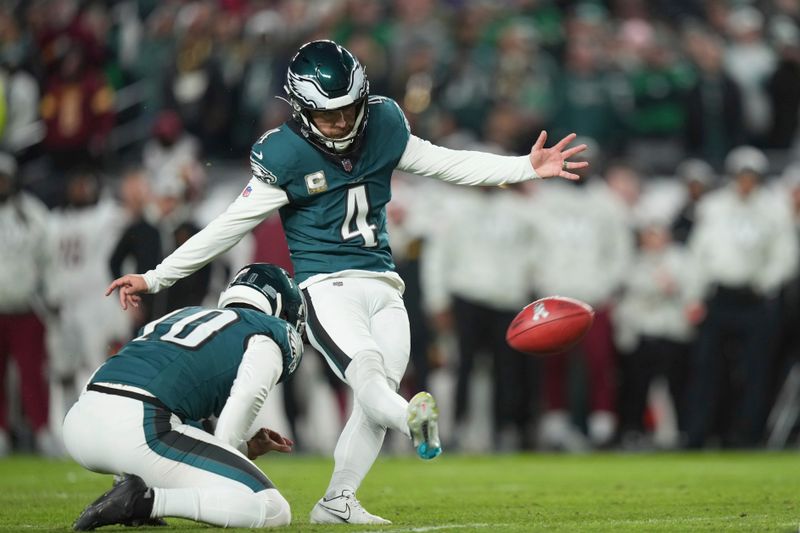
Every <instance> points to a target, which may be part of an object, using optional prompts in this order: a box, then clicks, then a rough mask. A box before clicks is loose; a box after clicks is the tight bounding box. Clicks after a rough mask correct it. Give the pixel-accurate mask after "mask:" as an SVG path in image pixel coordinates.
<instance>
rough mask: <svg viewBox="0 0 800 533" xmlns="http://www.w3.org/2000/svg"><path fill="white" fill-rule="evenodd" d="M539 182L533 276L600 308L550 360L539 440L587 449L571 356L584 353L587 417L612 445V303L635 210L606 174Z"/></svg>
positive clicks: (598, 438)
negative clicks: (578, 425) (573, 411)
mask: <svg viewBox="0 0 800 533" xmlns="http://www.w3.org/2000/svg"><path fill="white" fill-rule="evenodd" d="M582 183H583V182H575V183H569V182H558V183H550V184H548V186H547V187H541V188H540V190H539V194H537V196H536V200H535V205H534V207H533V208H532V209H531V210H530V213H531V214H530V216H531V217H533V218H534V224H535V225H536V227H537V229H538V230H539V232H538V235H539V236H540V240H541V242H540V243H538V244H537V246H538V247H540V248H541V249H542V250H546V251H547V253H546V254H544V253H540V254H538V260H537V261H536V263H535V266H534V280H535V284H536V291H537V295H538V296H544V295H550V294H559V295H562V296H568V297H572V298H577V299H579V300H582V301H584V302H586V303H588V304H589V305H591V306H592V307H594V309H595V319H594V323H593V325H592V327H591V328H590V329H589V331H588V333H587V334H586V337H584V339H583V340H582V341H581V342H580V343H579V344H578V346H577V347H576V348H574V349H573V350H572V351H570V352H569V353H563V354H556V355H551V356H548V357H547V358H546V359H545V361H544V375H543V388H544V395H545V412H544V414H543V416H542V424H541V426H542V429H541V439H542V444H543V445H544V446H545V447H547V448H555V449H564V450H566V451H581V450H583V449H585V448H586V446H587V443H586V442H584V441H585V439H583V438H582V435H580V434H578V433H576V431H575V428H573V427H572V425H571V424H570V413H569V410H568V407H569V392H570V390H569V375H570V373H569V365H570V363H571V361H570V358H573V357H575V356H576V355H580V356H581V357H584V358H585V363H586V375H587V376H588V377H587V385H588V388H589V391H588V393H589V394H588V410H589V416H588V420H587V422H588V423H587V426H588V436H589V438H590V440H591V444H593V445H595V446H607V445H609V444H610V442H611V440H612V439H613V437H614V436H615V433H616V429H617V413H616V357H615V352H616V348H615V346H614V340H613V330H612V322H611V309H612V307H611V306H612V302H613V297H614V296H615V293H616V292H617V291H618V290H619V289H620V287H621V284H622V281H623V280H624V278H625V273H626V271H627V269H628V268H629V265H630V261H631V257H632V254H633V235H632V232H631V230H630V228H629V226H628V218H629V212H628V209H627V208H625V207H624V206H623V204H622V203H621V201H620V200H618V199H617V197H616V196H614V195H613V193H612V191H611V190H610V188H609V187H608V185H607V184H606V183H605V181H604V180H603V179H602V178H596V179H590V180H589V181H587V182H586V183H585V185H583V184H582Z"/></svg>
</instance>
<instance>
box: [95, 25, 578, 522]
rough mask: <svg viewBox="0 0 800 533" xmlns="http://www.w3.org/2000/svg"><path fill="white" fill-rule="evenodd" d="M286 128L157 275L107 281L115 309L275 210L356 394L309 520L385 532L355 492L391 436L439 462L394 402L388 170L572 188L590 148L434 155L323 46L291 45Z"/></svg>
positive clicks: (419, 406)
mask: <svg viewBox="0 0 800 533" xmlns="http://www.w3.org/2000/svg"><path fill="white" fill-rule="evenodd" d="M285 90H286V96H287V98H288V100H287V101H288V102H289V104H290V106H291V108H292V120H290V121H288V122H286V123H284V124H282V125H281V126H279V127H277V128H274V129H271V130H269V131H267V132H266V133H264V134H263V135H262V136H261V138H260V139H258V141H257V142H256V143H255V145H254V146H253V148H252V150H251V153H250V162H251V168H252V173H253V176H252V178H251V180H250V181H249V183H248V184H247V185H246V186H245V188H244V190H243V191H242V193H241V195H240V196H239V198H238V199H236V200H235V201H234V202H233V203H232V204H231V206H230V207H229V208H228V210H227V211H226V212H225V213H223V214H222V215H220V216H219V217H218V218H216V219H215V220H214V221H212V222H211V223H210V224H209V225H208V226H206V228H205V229H203V230H202V231H200V232H199V233H198V234H197V235H195V236H194V237H193V238H191V239H189V241H187V242H186V244H184V245H183V246H182V247H180V248H179V249H178V250H176V251H175V252H174V253H173V254H172V255H170V256H169V257H167V258H166V259H164V261H163V262H162V263H161V264H160V265H159V266H158V267H156V268H155V269H154V270H151V271H148V272H147V273H145V274H144V275H128V276H124V277H122V278H119V279H117V280H116V281H114V282H113V283H112V284H111V285H110V286H109V287H108V290H107V294H110V293H111V292H112V291H113V290H114V289H117V288H118V289H120V294H119V298H120V302H121V304H122V305H123V307H127V306H128V305H129V304H133V303H137V302H138V300H139V298H140V297H139V296H138V295H139V293H144V292H158V291H160V290H162V289H164V288H166V287H168V286H170V285H172V284H173V283H175V281H177V280H178V279H180V278H183V277H185V276H187V275H189V274H191V273H192V272H194V271H196V270H197V269H199V268H201V267H202V266H203V265H205V264H206V263H208V262H209V261H211V260H212V259H214V258H215V257H217V256H218V255H220V254H221V253H223V252H225V251H226V250H227V249H229V248H230V247H231V246H233V245H234V244H235V243H236V242H238V241H239V240H240V239H241V238H242V237H243V236H244V235H245V234H247V233H248V232H250V230H252V229H253V228H254V227H255V226H256V225H258V223H260V222H261V221H262V220H264V219H265V218H266V217H268V216H269V215H271V214H272V213H274V212H275V211H279V212H280V215H281V220H282V222H283V226H284V231H285V232H286V236H287V241H288V243H289V249H290V251H291V254H292V263H293V265H294V271H295V275H296V277H297V280H298V282H299V283H300V286H301V288H302V289H303V291H304V294H305V297H306V303H307V305H308V308H309V309H308V310H309V328H308V332H309V335H308V337H309V340H310V342H311V344H312V345H313V346H314V347H315V348H317V350H319V351H320V353H321V354H323V355H324V357H325V358H326V360H327V362H328V365H329V366H330V367H331V369H332V370H333V371H334V372H335V373H336V375H337V376H339V378H341V379H342V380H344V381H345V382H346V383H347V384H348V385H349V386H350V387H351V388H352V389H353V392H354V394H355V402H354V407H353V411H352V414H351V416H350V419H349V420H348V422H347V424H346V425H345V428H344V430H343V432H342V435H341V437H340V439H339V441H338V443H337V446H336V450H335V451H334V459H335V466H334V472H333V476H332V478H331V482H330V484H329V486H328V489H327V491H326V492H325V495H324V496H323V497H322V498H321V499H320V500H319V501H318V502H317V505H316V506H315V507H314V509H313V510H312V513H311V521H312V522H313V523H342V522H347V523H372V524H382V523H387V522H388V521H387V520H384V519H383V518H381V517H378V516H375V515H372V514H370V513H368V512H367V511H366V510H365V509H364V508H363V507H362V506H361V504H360V503H359V502H358V500H357V498H356V497H355V493H356V490H357V489H358V487H359V486H360V485H361V481H362V480H363V479H364V477H365V476H366V474H367V472H368V471H369V469H370V468H371V466H372V464H373V463H374V461H375V459H376V458H377V456H378V453H379V452H380V449H381V446H382V444H383V440H384V437H385V434H386V430H387V428H392V429H394V430H396V431H399V432H401V433H402V434H404V435H406V436H408V437H410V438H412V440H413V444H414V448H415V449H416V451H417V454H418V455H419V456H420V457H421V458H423V459H432V458H434V457H436V456H437V455H439V454H440V453H441V443H440V441H439V436H438V422H437V420H438V409H437V407H436V403H435V401H434V399H433V397H432V396H431V395H430V394H429V393H427V392H420V393H418V394H417V395H416V396H414V398H412V399H411V401H410V402H407V401H406V400H405V399H404V398H403V397H402V396H400V395H399V394H397V392H396V391H397V388H398V385H399V383H400V380H401V378H402V377H403V374H404V372H405V369H406V365H407V364H408V358H409V350H410V338H409V337H410V335H409V321H408V314H407V312H406V309H405V306H404V304H403V299H402V294H403V290H404V284H403V280H402V279H401V278H400V277H399V276H398V275H397V274H396V273H395V272H394V263H393V261H392V256H391V250H390V247H389V236H388V234H387V231H386V204H387V202H388V201H389V200H390V197H391V184H390V182H391V177H392V171H393V170H394V169H395V168H398V169H400V170H404V171H407V172H409V173H412V174H421V175H425V176H430V177H436V178H438V179H442V180H444V181H450V182H453V183H460V184H463V185H500V184H503V183H515V182H519V181H524V180H530V179H534V178H537V177H557V176H560V177H563V178H571V179H577V177H578V176H577V175H576V174H573V173H572V172H571V171H572V170H575V169H579V168H583V167H585V166H588V163H585V162H567V158H569V157H571V156H574V155H576V154H578V153H580V152H581V151H582V150H583V149H584V148H585V147H584V146H576V147H572V148H567V146H568V145H569V143H570V142H572V140H573V139H574V135H570V136H567V137H565V138H564V139H562V140H561V141H560V142H558V143H557V144H556V145H555V146H554V147H552V148H548V149H546V148H544V144H545V141H546V138H547V135H546V133H545V132H542V133H541V135H540V136H539V138H538V140H537V141H536V143H535V144H534V146H533V148H532V150H531V153H530V154H529V155H528V156H520V157H502V156H496V155H491V154H485V153H481V152H467V151H464V152H459V151H453V150H448V149H445V148H441V147H438V146H434V145H432V144H430V143H429V142H427V141H424V140H422V139H420V138H418V137H415V136H413V135H411V133H410V131H409V126H408V123H407V121H406V119H405V116H404V115H403V112H402V111H401V110H400V108H399V106H398V105H397V104H396V103H395V102H394V101H393V100H390V99H388V98H384V97H381V96H369V84H368V82H367V78H366V75H365V72H364V68H363V67H362V66H361V64H360V63H359V62H358V60H357V59H356V58H355V57H354V56H353V55H352V54H351V53H350V52H349V51H347V50H346V49H344V48H342V47H340V46H339V45H337V44H336V43H334V42H332V41H313V42H310V43H307V44H305V45H303V46H302V47H300V49H299V50H298V52H297V54H296V55H295V56H294V58H293V59H292V60H291V62H290V65H289V69H288V73H287V77H286V85H285Z"/></svg>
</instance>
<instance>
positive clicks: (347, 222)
mask: <svg viewBox="0 0 800 533" xmlns="http://www.w3.org/2000/svg"><path fill="white" fill-rule="evenodd" d="M368 212H369V200H368V199H367V186H366V185H359V186H358V187H353V188H352V189H348V190H347V214H346V215H345V217H344V223H343V224H342V239H344V240H346V241H349V240H351V239H356V238H358V237H362V238H363V239H364V246H366V247H367V248H372V247H375V246H377V245H378V239H377V235H376V232H375V229H376V228H375V224H370V223H369V222H367V213H368ZM353 218H355V228H353Z"/></svg>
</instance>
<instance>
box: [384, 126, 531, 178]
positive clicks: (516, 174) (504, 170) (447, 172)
mask: <svg viewBox="0 0 800 533" xmlns="http://www.w3.org/2000/svg"><path fill="white" fill-rule="evenodd" d="M397 168H398V169H399V170H403V171H405V172H410V173H411V174H418V175H420V176H427V177H431V178H438V179H440V180H442V181H447V182H450V183H455V184H458V185H503V184H504V183H518V182H521V181H527V180H532V179H536V178H538V177H539V175H538V174H537V173H536V171H535V170H534V169H533V166H531V161H530V158H529V157H528V156H526V155H525V156H516V157H514V156H504V155H497V154H489V153H486V152H475V151H470V150H451V149H449V148H444V147H442V146H436V145H435V144H431V143H430V142H429V141H426V140H424V139H420V138H419V137H416V136H414V135H412V136H411V137H409V139H408V144H407V145H406V149H405V151H404V152H403V155H402V157H400V162H399V163H398V164H397Z"/></svg>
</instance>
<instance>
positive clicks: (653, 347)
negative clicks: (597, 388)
mask: <svg viewBox="0 0 800 533" xmlns="http://www.w3.org/2000/svg"><path fill="white" fill-rule="evenodd" d="M638 233H639V251H638V253H637V254H636V256H635V257H634V260H633V264H632V265H631V266H630V268H629V269H628V271H627V272H626V275H625V279H624V281H623V283H622V288H623V293H622V296H621V297H620V301H619V303H618V305H617V306H616V307H615V309H614V324H615V337H616V340H617V345H618V346H619V348H620V351H621V352H622V353H623V354H624V355H625V357H624V358H623V361H622V364H621V365H620V367H621V369H622V377H623V387H622V401H621V402H620V403H621V405H620V422H621V424H620V425H621V437H622V445H623V446H627V447H631V448H633V449H636V448H638V447H645V448H646V447H649V446H651V445H653V444H661V443H655V442H649V440H650V439H649V436H648V435H646V432H645V427H644V416H645V411H646V408H647V405H648V391H649V389H650V387H651V385H652V383H653V381H654V379H655V378H657V377H659V376H663V377H664V378H666V380H667V384H668V386H669V392H670V396H671V399H672V408H673V410H674V412H675V413H676V415H677V427H676V428H672V429H673V430H682V429H684V425H685V424H684V422H685V418H684V400H685V390H686V380H687V368H688V363H689V347H690V341H691V340H692V336H693V327H692V324H691V323H690V322H689V320H688V317H687V314H686V308H687V306H688V305H689V303H690V300H691V293H690V290H689V289H690V287H691V286H692V285H693V283H694V282H693V279H692V277H693V273H694V265H693V264H692V262H691V257H690V256H689V254H688V252H687V251H686V250H685V249H684V247H683V246H678V245H676V244H674V243H673V241H672V239H671V236H670V231H669V227H668V224H667V223H666V221H662V220H643V221H640V227H639V231H638ZM675 437H677V431H674V432H673V440H672V441H671V442H668V443H663V444H666V445H668V446H675V445H677V443H678V442H677V439H676V438H675Z"/></svg>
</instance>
